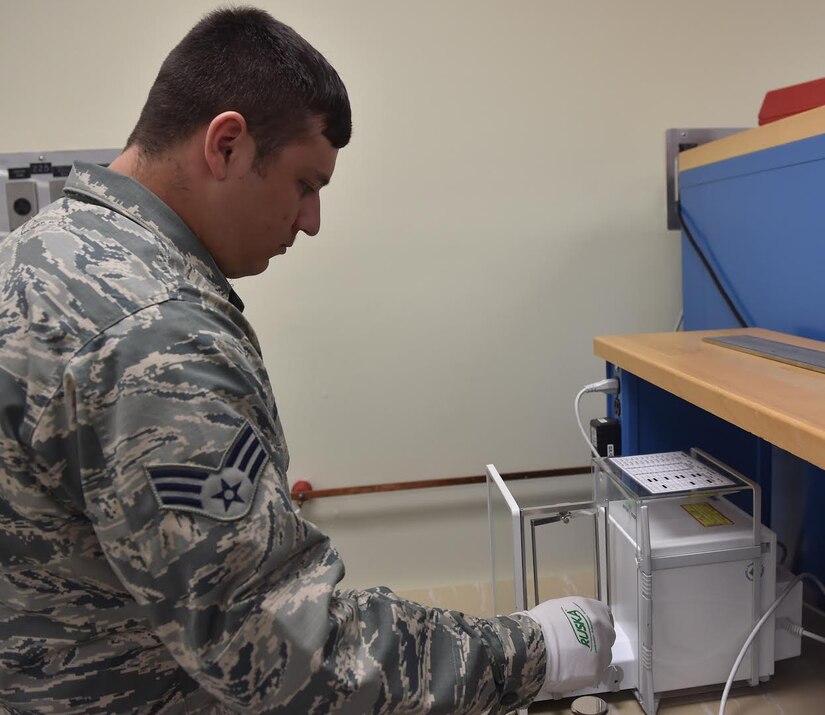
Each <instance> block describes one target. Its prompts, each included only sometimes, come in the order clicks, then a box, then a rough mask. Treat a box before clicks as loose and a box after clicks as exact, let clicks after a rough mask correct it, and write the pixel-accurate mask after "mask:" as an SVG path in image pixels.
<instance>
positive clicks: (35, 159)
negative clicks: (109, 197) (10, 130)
mask: <svg viewBox="0 0 825 715" xmlns="http://www.w3.org/2000/svg"><path fill="white" fill-rule="evenodd" d="M120 151H121V150H120V149H80V150H77V151H51V152H45V151H43V152H20V153H16V154H0V238H3V237H4V236H6V235H8V234H9V233H11V232H12V231H14V229H16V228H18V227H20V226H22V225H23V224H24V223H26V221H28V220H29V219H30V218H31V217H32V216H34V215H35V214H36V213H37V212H38V211H39V210H40V209H42V208H43V207H44V206H47V205H48V204H50V203H52V202H53V201H57V200H58V199H60V198H62V196H63V185H64V184H65V183H66V177H67V176H68V175H69V172H70V171H71V169H72V163H73V162H75V161H88V162H90V163H92V164H102V165H104V166H108V165H109V163H110V162H111V161H112V160H114V158H115V157H116V156H117V155H118V154H120Z"/></svg>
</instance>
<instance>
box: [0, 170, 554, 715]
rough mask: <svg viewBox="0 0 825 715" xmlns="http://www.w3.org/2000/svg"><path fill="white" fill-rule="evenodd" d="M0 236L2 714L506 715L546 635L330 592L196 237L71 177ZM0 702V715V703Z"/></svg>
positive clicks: (144, 202) (240, 342)
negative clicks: (50, 200) (56, 195)
mask: <svg viewBox="0 0 825 715" xmlns="http://www.w3.org/2000/svg"><path fill="white" fill-rule="evenodd" d="M65 193H66V196H65V198H64V199H62V200H60V201H58V202H56V203H54V204H52V205H51V206H49V207H47V208H46V209H45V210H44V211H42V212H41V213H40V214H38V215H37V216H35V217H34V218H33V219H32V220H31V221H30V222H29V223H27V224H26V225H24V226H22V227H21V228H20V229H18V230H17V231H15V232H14V233H12V234H10V235H9V236H8V237H7V238H6V239H4V240H3V241H2V243H0V291H2V293H1V294H0V703H1V704H3V706H5V708H6V709H7V710H8V711H10V712H12V713H19V712H38V713H106V714H107V715H108V714H110V713H127V712H128V713H196V712H197V713H222V712H243V713H295V714H298V715H304V714H314V713H342V714H346V715H363V714H366V713H481V712H492V713H500V712H504V711H507V710H510V709H514V708H516V707H519V706H522V705H524V704H525V703H526V702H528V701H529V700H530V699H531V698H532V696H534V695H535V693H536V692H537V690H538V688H539V686H540V684H541V682H542V679H543V677H544V670H545V657H546V656H545V652H544V643H543V639H542V636H541V629H540V627H539V626H538V625H537V624H535V623H533V622H532V621H531V620H530V619H529V618H527V617H525V616H516V617H502V618H495V619H489V620H485V619H478V618H473V617H470V616H465V615H463V614H461V613H458V612H455V611H445V610H439V609H434V608H425V607H424V606H421V605H419V604H416V603H413V602H410V601H406V600H403V599H400V598H399V597H397V596H395V595H394V594H393V593H392V592H390V591H388V590H387V589H382V588H379V589H370V590H366V591H354V590H341V589H338V588H337V584H338V582H339V581H340V580H341V578H342V577H343V574H344V567H343V565H342V563H341V560H340V558H339V556H338V554H337V553H336V552H335V550H334V549H333V548H332V547H331V546H330V543H329V539H328V538H327V537H326V536H325V535H324V534H323V533H321V532H320V531H319V530H318V529H317V527H315V526H314V525H313V524H311V523H309V522H307V521H305V520H304V519H302V518H301V517H300V516H298V515H296V514H295V512H294V511H293V508H292V504H291V501H290V497H289V489H288V486H287V483H286V477H285V475H286V470H287V463H288V454H287V449H286V445H285V443H284V438H283V434H282V431H281V425H280V420H279V418H278V415H277V411H276V407H275V401H274V398H273V395H272V390H271V388H270V385H269V381H268V378H267V375H266V371H265V369H264V366H263V362H262V360H261V355H260V351H259V347H258V343H257V340H256V338H255V335H254V333H253V331H252V329H251V327H250V326H249V324H248V323H247V321H246V320H245V319H244V317H243V315H242V312H241V311H242V308H243V304H242V303H241V302H240V299H239V298H238V297H237V296H236V295H235V294H234V292H233V291H232V289H231V288H230V286H229V284H228V283H227V281H226V279H225V278H224V276H223V275H222V274H221V273H220V271H219V270H218V268H217V266H216V265H215V263H214V262H213V260H212V258H211V257H210V255H209V254H208V252H206V250H205V249H204V247H203V246H202V244H201V243H200V242H199V241H198V239H197V238H196V236H195V235H194V234H193V233H192V232H191V231H190V230H189V229H188V227H187V226H186V225H185V224H184V222H183V221H182V220H181V219H180V217H179V216H177V215H176V214H175V213H174V212H173V211H172V210H171V209H170V208H169V207H168V206H167V205H166V204H164V203H163V202H162V201H160V199H158V198H157V197H156V196H155V195H153V194H152V193H150V192H149V191H148V190H147V189H145V188H144V187H143V186H141V185H140V184H138V183H137V182H135V181H133V180H132V179H130V178H128V177H125V176H123V175H120V174H116V173H114V172H111V171H109V170H107V169H104V168H102V167H98V166H93V165H89V164H77V165H76V166H75V168H74V171H73V173H72V175H71V176H70V177H69V180H68V182H67V184H66V191H65ZM0 710H2V706H0Z"/></svg>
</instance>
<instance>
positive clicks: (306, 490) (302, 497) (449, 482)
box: [290, 466, 591, 508]
mask: <svg viewBox="0 0 825 715" xmlns="http://www.w3.org/2000/svg"><path fill="white" fill-rule="evenodd" d="M590 471H591V468H590V467H589V466H587V467H566V468H562V469H539V470H536V471H532V472H508V473H507V474H502V475H501V478H502V479H504V481H512V480H516V479H540V478H541V477H564V476H568V475H573V474H587V473H588V472H590ZM485 481H487V477H486V475H483V474H481V475H477V476H472V477H446V478H444V479H422V480H418V481H414V482H387V483H385V484H365V485H363V486H359V487H339V488H337V489H313V488H312V485H311V484H309V482H306V481H299V482H295V484H294V485H293V487H292V492H291V494H290V496H291V497H292V500H293V501H294V502H297V504H298V507H299V508H300V507H301V506H303V504H304V502H306V501H310V500H311V499H323V498H325V497H343V496H352V495H354V494H376V493H378V492H399V491H407V490H410V489H432V488H434V487H455V486H461V485H464V484H483V483H484V482H485Z"/></svg>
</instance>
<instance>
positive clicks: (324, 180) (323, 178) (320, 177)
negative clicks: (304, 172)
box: [313, 171, 329, 186]
mask: <svg viewBox="0 0 825 715" xmlns="http://www.w3.org/2000/svg"><path fill="white" fill-rule="evenodd" d="M313 173H314V174H315V180H316V181H317V182H318V184H319V185H320V186H326V185H327V184H328V183H329V177H328V176H327V175H326V174H324V173H323V172H320V171H315V172H313Z"/></svg>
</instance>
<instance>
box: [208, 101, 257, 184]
mask: <svg viewBox="0 0 825 715" xmlns="http://www.w3.org/2000/svg"><path fill="white" fill-rule="evenodd" d="M203 152H204V158H205V159H206V164H207V166H209V170H210V171H211V172H212V175H213V176H214V177H215V178H216V179H217V180H218V181H223V180H224V179H226V178H227V176H228V175H229V173H230V171H231V169H233V168H234V169H236V170H240V171H242V172H244V173H245V172H246V171H247V170H248V168H249V167H250V166H251V164H252V161H253V160H254V158H255V142H254V141H253V140H252V137H251V135H250V134H249V130H248V129H247V126H246V119H244V117H243V115H242V114H240V113H238V112H221V113H220V114H219V115H217V116H216V117H215V118H214V119H213V120H212V121H211V122H209V126H208V127H207V129H206V137H205V138H204V143H203Z"/></svg>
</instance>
